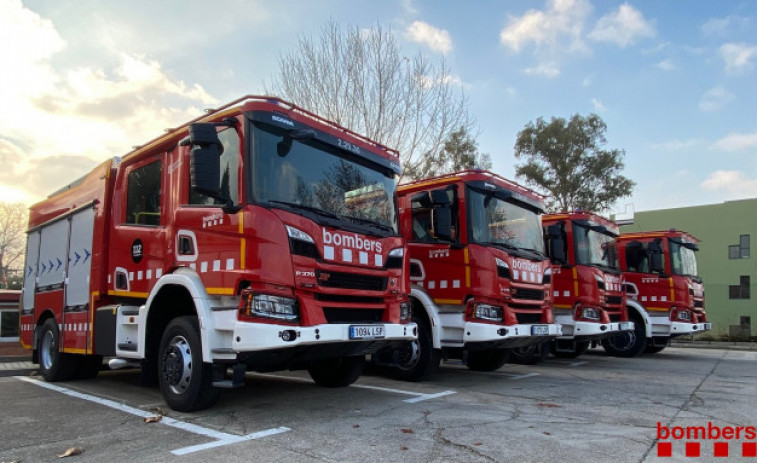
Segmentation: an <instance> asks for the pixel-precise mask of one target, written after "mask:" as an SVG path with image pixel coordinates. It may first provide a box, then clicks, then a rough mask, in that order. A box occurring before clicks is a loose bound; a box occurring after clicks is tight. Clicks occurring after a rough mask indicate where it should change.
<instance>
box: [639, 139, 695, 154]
mask: <svg viewBox="0 0 757 463" xmlns="http://www.w3.org/2000/svg"><path fill="white" fill-rule="evenodd" d="M700 143H702V141H701V140H698V139H689V140H670V141H665V142H662V143H653V144H652V145H651V146H652V149H653V150H655V151H683V150H689V149H691V148H693V147H695V146H697V145H699V144H700Z"/></svg>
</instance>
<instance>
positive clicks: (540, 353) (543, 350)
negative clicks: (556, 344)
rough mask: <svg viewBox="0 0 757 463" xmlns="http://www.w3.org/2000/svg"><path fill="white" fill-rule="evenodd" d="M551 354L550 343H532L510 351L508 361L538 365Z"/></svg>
mask: <svg viewBox="0 0 757 463" xmlns="http://www.w3.org/2000/svg"><path fill="white" fill-rule="evenodd" d="M547 354H549V343H548V342H543V343H540V344H531V345H529V346H526V347H516V348H514V349H512V350H511V351H510V359H509V360H508V362H510V363H516V364H518V365H537V364H539V363H541V362H543V361H544V359H545V358H547Z"/></svg>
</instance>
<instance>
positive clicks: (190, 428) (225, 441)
mask: <svg viewBox="0 0 757 463" xmlns="http://www.w3.org/2000/svg"><path fill="white" fill-rule="evenodd" d="M14 378H16V379H18V380H20V381H26V382H27V383H31V384H34V385H36V386H40V387H44V388H46V389H50V390H53V391H56V392H60V393H61V394H66V395H68V396H71V397H76V398H78V399H82V400H88V401H90V402H94V403H96V404H99V405H104V406H106V407H110V408H113V409H116V410H119V411H122V412H124V413H128V414H130V415H134V416H138V417H140V418H149V417H153V416H155V413H151V412H146V411H144V410H140V409H138V408H134V407H130V406H128V405H124V404H122V403H119V402H115V401H113V400H108V399H103V398H101V397H96V396H93V395H89V394H84V393H81V392H76V391H73V390H71V389H67V388H65V387H62V386H58V385H55V384H50V383H45V382H42V381H38V380H36V379H33V378H30V377H28V376H14ZM159 423H161V424H165V425H166V426H170V427H172V428H177V429H181V430H182V431H187V432H191V433H193V434H199V435H201V436H205V437H210V438H213V439H216V440H215V441H214V442H208V443H205V444H200V445H193V446H191V447H184V448H180V449H177V450H172V451H171V453H173V454H174V455H186V454H188V453H193V452H198V451H200V450H205V449H209V448H215V447H220V446H222V445H229V444H235V443H237V442H243V441H248V440H254V439H260V438H262V437H267V436H272V435H274V434H281V433H283V432H287V431H291V429H289V428H286V427H283V426H282V427H279V428H272V429H266V430H264V431H258V432H255V433H252V434H247V435H245V436H239V435H235V434H228V433H225V432H221V431H216V430H214V429H209V428H204V427H202V426H198V425H196V424H192V423H186V422H184V421H179V420H176V419H173V418H169V417H166V416H164V417H163V418H162V419H161V420H160V422H159Z"/></svg>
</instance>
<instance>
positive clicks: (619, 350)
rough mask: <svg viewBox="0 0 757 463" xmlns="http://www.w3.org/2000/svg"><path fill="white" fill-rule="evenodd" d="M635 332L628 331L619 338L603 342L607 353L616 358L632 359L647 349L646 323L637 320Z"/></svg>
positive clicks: (635, 320) (618, 336) (607, 339)
mask: <svg viewBox="0 0 757 463" xmlns="http://www.w3.org/2000/svg"><path fill="white" fill-rule="evenodd" d="M633 322H634V329H633V331H626V332H624V333H621V334H619V335H617V336H613V337H611V338H606V339H603V340H602V347H604V348H605V351H606V352H607V353H608V354H610V355H614V356H615V357H624V358H630V357H634V356H636V355H637V354H639V353H640V352H641V351H642V350H644V349H645V348H646V347H647V335H646V328H645V327H644V322H643V321H641V320H640V319H639V318H635V319H634V320H633Z"/></svg>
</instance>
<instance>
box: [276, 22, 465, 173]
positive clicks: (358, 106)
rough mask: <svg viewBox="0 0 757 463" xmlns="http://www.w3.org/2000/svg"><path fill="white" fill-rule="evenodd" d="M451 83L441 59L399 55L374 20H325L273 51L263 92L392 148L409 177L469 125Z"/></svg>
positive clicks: (393, 42)
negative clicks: (273, 69) (312, 32)
mask: <svg viewBox="0 0 757 463" xmlns="http://www.w3.org/2000/svg"><path fill="white" fill-rule="evenodd" d="M454 82H455V79H454V78H453V76H452V75H451V74H450V70H449V68H448V67H447V65H446V63H445V61H444V59H441V60H440V61H439V63H438V65H434V64H433V63H432V62H431V60H429V59H428V58H427V57H426V56H424V55H423V54H421V53H418V54H417V55H416V56H415V57H413V58H408V57H406V56H404V55H403V54H402V52H401V50H400V48H399V45H398V44H397V40H396V39H395V37H394V35H393V34H392V33H391V32H390V31H386V30H384V29H383V28H382V27H381V26H380V25H377V26H376V27H374V28H372V29H368V30H365V29H359V28H358V27H349V28H346V29H342V28H341V27H340V26H339V25H338V24H337V23H335V22H334V21H329V22H328V23H326V25H325V26H324V27H323V29H322V30H321V36H320V39H319V40H317V41H316V40H313V39H312V38H310V37H300V39H299V42H298V43H297V47H296V49H295V50H294V51H293V52H291V53H290V54H287V55H282V56H280V57H279V70H278V73H277V74H276V75H275V77H274V81H273V83H272V84H270V85H269V86H268V87H269V88H267V89H266V91H267V92H268V93H271V94H274V95H278V96H281V97H282V98H285V99H287V100H289V101H291V102H293V103H295V104H297V105H299V106H302V107H303V108H306V109H308V110H310V111H313V112H315V113H317V114H319V115H320V116H323V117H325V118H327V119H329V120H333V121H334V122H336V123H338V124H340V125H342V126H344V127H347V128H349V129H351V130H354V131H355V132H358V133H361V134H363V135H366V136H367V137H369V138H371V139H373V140H376V141H377V142H379V143H381V144H383V145H385V146H388V147H391V148H395V149H397V150H399V152H400V155H401V160H402V163H403V175H402V177H403V178H406V179H415V178H419V177H421V176H422V175H423V165H424V160H425V157H426V156H427V155H429V154H430V153H438V152H439V151H440V149H441V148H442V147H443V145H444V142H445V140H447V138H448V137H449V136H450V134H451V133H452V132H454V131H455V130H458V129H460V128H461V127H463V128H465V129H466V130H467V131H468V132H470V131H471V129H472V128H473V125H474V121H473V118H472V117H471V116H470V115H469V113H468V109H467V106H468V103H467V99H466V98H465V95H464V94H463V92H462V87H458V86H456V85H454Z"/></svg>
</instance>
